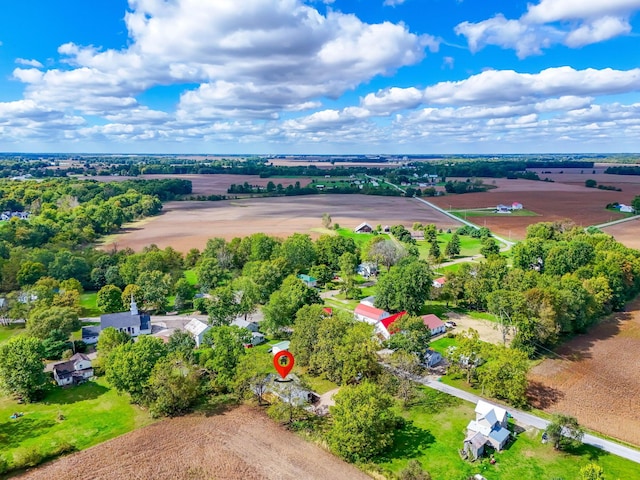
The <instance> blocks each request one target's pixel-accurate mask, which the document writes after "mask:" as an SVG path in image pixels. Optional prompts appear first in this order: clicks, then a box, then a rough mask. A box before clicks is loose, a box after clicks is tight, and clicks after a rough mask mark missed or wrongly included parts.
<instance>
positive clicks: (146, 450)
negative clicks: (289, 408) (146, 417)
mask: <svg viewBox="0 0 640 480" xmlns="http://www.w3.org/2000/svg"><path fill="white" fill-rule="evenodd" d="M17 478H20V479H23V480H57V479H69V478H82V479H92V480H102V479H104V480H111V479H116V478H117V479H135V480H147V479H148V480H152V479H153V480H164V479H167V480H210V479H214V478H215V479H216V480H222V479H238V478H242V479H252V480H253V479H278V480H287V479H290V480H297V479H314V478H316V479H322V480H324V479H330V478H336V479H337V478H349V479H355V480H359V479H366V478H369V477H368V476H367V475H365V474H364V473H362V472H360V471H359V470H357V469H356V468H355V467H353V466H351V465H349V464H347V463H345V462H343V461H342V460H340V459H338V458H337V457H335V456H333V455H331V454H330V453H328V452H326V451H324V450H322V449H321V448H319V447H318V446H316V445H314V444H312V443H309V442H306V441H305V440H303V439H302V438H300V437H298V436H296V435H295V434H293V433H291V432H289V431H287V430H285V429H284V428H282V427H280V426H279V425H277V424H275V423H274V422H273V421H271V420H270V419H268V418H267V417H266V416H265V415H264V414H263V413H262V412H260V411H258V410H256V409H252V408H250V407H245V406H243V407H238V408H235V409H233V410H230V411H227V412H225V413H223V414H221V415H216V416H212V417H208V418H207V417H204V416H189V417H183V418H177V419H171V420H164V421H162V422H160V423H157V424H154V425H151V426H149V427H146V428H143V429H141V430H137V431H135V432H131V433H128V434H126V435H124V436H122V437H119V438H116V439H113V440H110V441H108V442H105V443H103V444H101V445H97V446H95V447H93V448H90V449H88V450H85V451H82V452H79V453H76V454H73V455H70V456H68V457H64V458H62V459H60V460H57V461H55V462H53V463H51V464H49V465H46V466H43V467H40V468H37V469H35V470H33V471H31V472H28V473H26V474H23V475H21V476H19V477H17Z"/></svg>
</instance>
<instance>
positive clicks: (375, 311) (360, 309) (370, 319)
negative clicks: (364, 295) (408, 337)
mask: <svg viewBox="0 0 640 480" xmlns="http://www.w3.org/2000/svg"><path fill="white" fill-rule="evenodd" d="M353 313H354V314H355V316H356V318H357V319H358V320H360V321H362V322H367V323H370V324H372V325H375V324H376V323H378V322H379V321H381V320H382V319H385V318H387V317H389V316H390V315H389V312H385V311H384V310H380V309H379V308H376V307H371V306H369V305H365V304H364V303H360V304H358V306H357V307H356V309H355V310H354V311H353Z"/></svg>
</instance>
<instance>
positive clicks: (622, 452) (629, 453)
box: [413, 376, 640, 463]
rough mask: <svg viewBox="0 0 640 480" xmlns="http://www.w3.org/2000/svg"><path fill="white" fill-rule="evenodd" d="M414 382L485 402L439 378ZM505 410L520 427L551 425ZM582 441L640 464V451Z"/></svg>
mask: <svg viewBox="0 0 640 480" xmlns="http://www.w3.org/2000/svg"><path fill="white" fill-rule="evenodd" d="M413 380H415V381H416V382H418V383H421V384H422V385H426V386H427V387H429V388H433V389H434V390H438V391H440V392H444V393H447V394H449V395H453V396H454V397H458V398H461V399H463V400H466V401H468V402H472V403H478V400H485V399H483V398H482V397H480V396H478V395H474V394H473V393H469V392H465V391H464V390H460V389H459V388H455V387H452V386H450V385H446V384H444V383H442V382H439V381H438V380H437V377H420V376H413ZM485 401H486V400H485ZM493 403H495V402H493ZM505 408H507V410H508V411H509V413H510V414H511V416H512V417H513V419H514V420H515V421H516V422H517V423H518V424H520V425H529V426H531V427H535V428H538V429H540V430H544V429H545V428H547V425H549V421H548V420H545V419H544V418H540V417H538V416H536V415H532V414H530V413H527V412H523V411H522V410H516V409H514V408H511V407H505ZM582 441H583V442H584V443H586V444H589V445H592V446H594V447H596V448H600V449H601V450H604V451H606V452H609V453H613V454H614V455H618V456H619V457H622V458H626V459H628V460H631V461H632V462H636V463H640V450H636V449H633V448H630V447H626V446H624V445H621V444H619V443H616V442H612V441H611V440H606V439H604V438H600V437H597V436H595V435H591V434H588V433H587V434H585V435H584V438H583V439H582Z"/></svg>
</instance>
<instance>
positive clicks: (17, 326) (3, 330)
mask: <svg viewBox="0 0 640 480" xmlns="http://www.w3.org/2000/svg"><path fill="white" fill-rule="evenodd" d="M24 331H25V328H24V323H12V324H10V325H7V326H4V325H3V326H0V344H2V343H4V342H6V341H7V340H9V339H10V338H11V337H15V336H16V335H20V334H21V333H23V332H24Z"/></svg>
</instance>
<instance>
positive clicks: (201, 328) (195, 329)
mask: <svg viewBox="0 0 640 480" xmlns="http://www.w3.org/2000/svg"><path fill="white" fill-rule="evenodd" d="M184 329H185V330H186V331H187V333H189V334H190V335H191V336H192V337H193V339H194V340H195V342H196V348H200V345H202V341H203V340H204V334H205V333H207V331H208V330H210V329H211V327H210V326H209V325H207V324H206V323H204V322H202V321H200V320H198V319H197V318H192V319H191V321H190V322H189V323H187V324H186V325H185V327H184Z"/></svg>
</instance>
